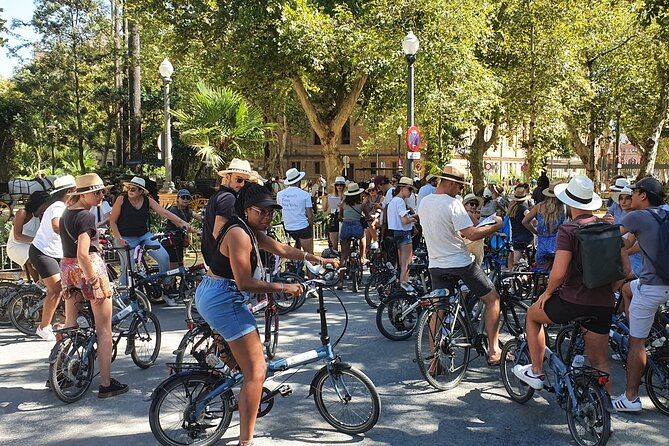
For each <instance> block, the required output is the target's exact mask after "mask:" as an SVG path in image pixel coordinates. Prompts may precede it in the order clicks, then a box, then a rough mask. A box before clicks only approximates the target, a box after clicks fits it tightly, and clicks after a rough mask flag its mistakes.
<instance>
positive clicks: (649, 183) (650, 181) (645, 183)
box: [629, 177, 664, 198]
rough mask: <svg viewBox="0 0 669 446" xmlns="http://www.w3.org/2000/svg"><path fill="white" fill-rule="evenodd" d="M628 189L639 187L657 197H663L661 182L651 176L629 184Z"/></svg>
mask: <svg viewBox="0 0 669 446" xmlns="http://www.w3.org/2000/svg"><path fill="white" fill-rule="evenodd" d="M629 188H630V189H632V190H634V189H641V190H642V191H644V192H646V193H647V194H650V195H655V196H656V197H657V198H664V189H662V184H661V183H660V182H659V181H658V180H657V179H655V178H653V177H646V178H642V179H640V180H639V181H637V182H636V183H634V184H632V185H631V186H629Z"/></svg>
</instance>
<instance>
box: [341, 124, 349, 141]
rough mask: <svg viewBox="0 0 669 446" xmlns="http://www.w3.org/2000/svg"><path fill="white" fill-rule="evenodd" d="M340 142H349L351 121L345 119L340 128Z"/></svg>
mask: <svg viewBox="0 0 669 446" xmlns="http://www.w3.org/2000/svg"><path fill="white" fill-rule="evenodd" d="M341 143H342V144H351V121H350V120H348V121H346V124H344V127H342V128H341Z"/></svg>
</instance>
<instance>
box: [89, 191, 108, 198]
mask: <svg viewBox="0 0 669 446" xmlns="http://www.w3.org/2000/svg"><path fill="white" fill-rule="evenodd" d="M91 193H92V194H94V195H95V196H96V197H99V196H101V195H104V194H105V191H103V190H102V189H100V190H96V191H95V192H91Z"/></svg>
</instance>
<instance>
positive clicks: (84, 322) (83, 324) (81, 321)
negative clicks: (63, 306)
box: [77, 315, 90, 329]
mask: <svg viewBox="0 0 669 446" xmlns="http://www.w3.org/2000/svg"><path fill="white" fill-rule="evenodd" d="M77 325H79V328H83V329H86V328H90V325H89V324H88V319H86V316H83V315H79V316H78V317H77Z"/></svg>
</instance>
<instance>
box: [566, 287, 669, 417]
mask: <svg viewBox="0 0 669 446" xmlns="http://www.w3.org/2000/svg"><path fill="white" fill-rule="evenodd" d="M621 300H622V299H621ZM621 300H619V301H618V303H617V305H616V311H614V314H613V316H612V317H611V330H610V331H609V345H610V346H611V348H612V350H613V351H614V352H615V353H618V354H619V355H620V359H621V361H622V365H623V368H625V369H626V368H627V354H628V352H629V336H630V331H629V327H628V325H627V324H626V323H625V317H624V316H623V315H622V314H616V313H617V309H618V307H619V305H620V302H621ZM667 324H669V315H667V314H664V312H662V311H659V312H658V315H657V321H656V322H655V323H654V324H653V326H652V327H651V332H650V335H649V336H648V340H647V344H646V345H647V347H646V369H645V370H644V373H643V377H644V382H645V383H646V392H647V393H648V397H649V398H650V400H651V401H652V402H653V405H654V406H655V407H657V409H658V410H659V411H660V412H662V413H664V414H665V415H669V343H667V339H669V333H667V330H666V325H667ZM575 333H576V334H575ZM572 341H573V342H572ZM572 343H573V344H574V347H573V350H574V354H578V355H583V353H584V351H585V339H584V337H583V333H582V332H575V331H574V326H573V325H568V326H566V327H564V328H563V329H562V330H560V332H559V333H558V336H557V338H556V340H555V350H556V352H557V355H558V356H559V358H560V359H562V361H563V362H567V360H568V358H569V355H568V352H569V350H568V349H569V348H571V345H572ZM565 346H567V348H565Z"/></svg>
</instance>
